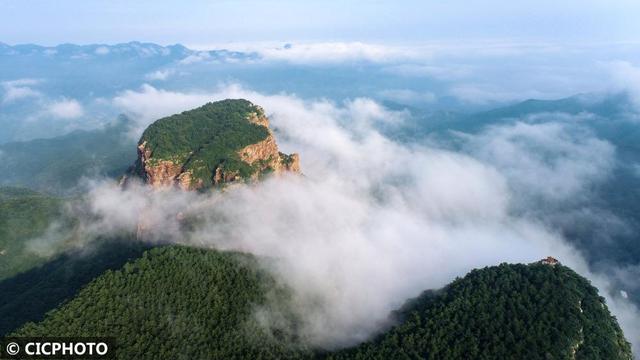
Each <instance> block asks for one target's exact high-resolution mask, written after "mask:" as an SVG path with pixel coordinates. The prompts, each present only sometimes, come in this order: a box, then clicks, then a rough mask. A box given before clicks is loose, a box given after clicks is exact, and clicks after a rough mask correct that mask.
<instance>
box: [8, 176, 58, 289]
mask: <svg viewBox="0 0 640 360" xmlns="http://www.w3.org/2000/svg"><path fill="white" fill-rule="evenodd" d="M61 204H62V203H61V200H60V199H58V198H55V197H52V196H48V195H44V194H40V193H37V192H35V191H31V190H27V189H22V188H12V187H0V280H3V279H5V278H8V277H10V276H12V275H14V274H16V273H19V272H21V271H24V270H27V269H29V268H31V267H32V266H34V265H36V264H38V263H40V262H42V261H44V256H39V255H38V254H36V253H35V252H33V251H29V249H28V241H29V240H31V239H33V238H36V237H38V236H41V235H42V234H43V233H44V232H45V231H46V229H47V228H48V227H49V225H50V223H51V221H52V220H53V219H56V218H59V216H60V214H61Z"/></svg>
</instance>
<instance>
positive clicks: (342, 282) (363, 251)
mask: <svg viewBox="0 0 640 360" xmlns="http://www.w3.org/2000/svg"><path fill="white" fill-rule="evenodd" d="M222 98H247V99H249V100H251V101H253V102H255V103H256V104H259V105H261V106H263V107H264V108H265V110H266V112H267V113H268V114H269V115H270V118H271V120H272V126H273V127H274V128H275V129H276V130H277V136H278V141H279V145H280V147H281V148H282V150H283V151H285V152H292V151H295V152H299V153H300V154H301V161H302V170H303V172H304V176H284V177H277V178H271V179H268V180H266V181H264V182H262V183H260V184H256V185H254V186H244V187H237V188H232V189H230V190H228V191H226V192H225V193H219V192H212V193H209V194H196V193H191V192H181V191H175V190H167V191H153V190H150V189H149V188H147V187H144V186H142V185H135V184H134V185H131V186H129V187H128V188H127V189H124V190H123V189H121V188H120V187H119V186H117V185H115V184H113V183H100V184H96V185H94V186H93V190H91V191H90V192H89V194H88V196H87V200H88V201H87V203H86V204H85V206H84V207H83V208H82V211H79V213H81V214H82V215H81V216H86V217H88V220H89V219H90V221H86V222H82V224H83V225H82V226H84V231H87V232H90V233H95V234H104V233H119V232H122V231H136V230H137V229H138V226H139V225H142V227H143V229H144V234H145V236H146V237H147V238H148V239H150V240H158V241H167V240H169V241H175V242H179V243H187V244H191V245H194V246H202V247H214V248H219V249H232V250H239V251H245V252H250V253H252V254H256V255H258V256H265V257H268V258H272V259H276V260H277V261H275V263H274V262H269V263H270V264H271V265H268V266H269V269H270V270H271V271H272V272H273V274H274V275H275V276H276V277H277V278H278V279H280V280H281V281H283V282H284V283H286V284H287V285H289V286H290V287H291V288H292V289H293V290H294V295H295V296H294V303H295V306H294V307H295V310H298V311H299V313H300V314H301V315H302V316H303V327H302V331H303V332H304V335H306V336H307V337H308V338H309V339H311V341H312V342H313V343H314V344H316V345H320V346H328V347H333V346H344V345H348V344H353V343H355V342H358V341H361V340H363V339H366V338H367V337H369V336H371V335H372V334H374V333H375V332H376V331H378V330H379V329H380V327H381V326H382V325H383V324H385V323H386V321H387V316H388V314H389V312H390V311H392V310H394V309H396V308H398V307H399V306H401V305H402V304H403V302H404V301H405V300H406V299H408V298H410V297H413V296H416V295H418V294H419V293H420V292H421V291H422V290H425V289H430V288H439V287H442V286H443V285H445V284H447V283H449V282H450V281H451V280H453V279H454V278H455V277H456V276H462V275H464V274H465V273H466V272H468V271H469V270H471V269H473V268H478V267H483V266H487V265H496V264H499V263H501V262H523V263H529V262H533V261H537V260H539V259H540V258H543V257H545V256H547V255H553V256H555V257H557V258H559V259H560V260H561V261H562V262H563V263H564V264H566V265H568V266H571V267H572V268H574V269H575V270H576V271H578V272H579V273H581V274H583V275H585V276H587V277H588V278H589V279H591V280H592V281H593V282H594V284H596V285H597V286H598V287H599V288H600V290H601V292H602V293H603V294H604V295H605V296H606V297H607V300H608V304H609V306H610V308H611V310H612V311H613V313H614V314H615V315H616V316H617V317H618V319H619V321H620V323H621V325H622V327H623V328H624V330H625V333H626V335H627V337H628V338H629V339H630V340H631V341H632V342H634V344H635V345H636V346H637V345H638V344H639V343H640V329H639V328H638V326H637V324H638V323H639V322H640V315H639V314H638V310H637V308H635V307H634V306H633V305H631V303H630V302H628V301H627V300H626V299H624V298H623V297H622V296H621V293H620V289H615V288H612V286H611V282H610V281H609V279H608V278H606V277H605V276H603V275H601V274H597V273H593V272H592V271H590V269H589V266H588V264H587V263H586V261H585V260H584V259H583V258H582V257H581V255H580V251H579V249H576V248H574V247H572V246H571V245H570V244H569V243H568V242H567V241H565V240H564V239H563V238H562V236H561V235H560V234H559V232H558V231H556V230H555V229H554V228H552V227H548V226H546V225H545V222H544V221H541V220H540V219H539V218H536V216H535V213H536V212H535V211H514V207H515V206H514V202H517V201H518V200H517V199H518V194H517V193H516V192H517V191H519V190H521V189H524V188H530V190H529V191H531V192H533V193H535V194H537V196H542V197H544V198H549V199H552V200H554V201H561V200H563V199H564V196H566V197H569V196H577V195H578V194H580V193H581V192H582V191H583V190H584V189H585V187H588V184H589V182H590V181H593V179H597V178H598V177H599V176H605V175H606V173H607V171H608V167H607V163H608V161H609V159H610V157H611V156H612V151H613V150H612V148H611V146H610V145H608V143H606V142H603V141H600V140H598V139H595V138H593V137H592V136H589V137H587V138H586V139H580V137H579V136H578V134H576V135H575V137H574V136H571V135H570V134H567V132H566V131H565V130H566V129H564V128H563V126H562V125H559V124H547V125H544V126H540V127H535V126H532V125H526V124H515V125H512V126H508V127H504V128H493V129H489V130H488V131H487V132H486V133H484V134H480V135H478V136H477V137H471V138H468V139H467V140H468V144H469V146H470V147H473V148H474V149H479V152H477V154H476V156H470V155H468V154H465V153H464V152H454V151H450V150H445V149H442V148H438V147H434V146H417V145H407V144H402V143H398V142H395V141H392V140H390V139H389V138H387V137H385V136H384V135H383V134H381V133H380V132H379V131H377V130H376V127H375V126H374V125H375V124H376V123H378V122H380V121H385V119H387V118H392V119H393V118H396V119H400V120H399V121H401V119H402V118H403V116H405V115H403V113H402V112H393V111H390V110H387V109H385V108H384V107H382V106H380V105H379V104H377V103H375V102H373V101H371V100H368V99H358V100H354V101H347V102H344V103H342V104H336V103H333V102H329V101H322V100H318V101H305V100H302V99H299V98H297V97H294V96H289V95H285V94H280V95H264V94H260V93H257V92H253V91H250V90H246V89H243V88H241V87H238V86H228V87H224V88H220V89H219V90H218V91H216V92H212V93H177V92H169V91H165V90H160V89H156V88H153V87H151V86H149V85H145V86H144V87H143V88H142V89H141V90H140V91H127V92H125V93H122V94H120V95H119V96H118V97H117V98H116V99H114V103H115V104H116V105H118V106H120V107H121V108H122V109H123V110H126V111H127V112H129V113H130V114H134V115H135V116H137V117H138V118H139V119H140V124H141V125H142V124H145V123H148V122H149V121H151V119H155V118H158V117H160V116H164V115H168V114H170V113H175V112H178V111H182V110H185V109H189V108H192V107H195V106H198V105H201V104H203V103H205V102H207V101H213V100H218V99H222ZM534 144H535V146H534ZM501 151H506V152H505V153H502V152H501ZM594 156H595V158H594ZM514 161H521V162H518V163H514ZM603 174H605V175H603ZM528 176H535V177H536V179H535V180H536V181H537V182H538V183H535V182H532V181H533V180H527V177H528ZM546 182H548V183H547V186H548V188H549V189H551V190H548V189H546V188H545V187H544V185H543V184H545V183H546ZM518 206H519V207H520V208H521V207H522V206H523V203H518ZM531 206H536V205H535V203H534V204H532V205H531ZM139 214H142V215H140V216H139ZM185 217H195V218H197V219H199V220H200V221H199V222H198V224H200V225H198V226H196V227H195V228H193V229H191V230H190V231H188V232H184V230H183V229H182V227H181V220H180V219H183V218H185ZM274 264H275V265H274ZM265 266H267V265H265Z"/></svg>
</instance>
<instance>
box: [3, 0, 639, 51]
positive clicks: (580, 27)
mask: <svg viewBox="0 0 640 360" xmlns="http://www.w3.org/2000/svg"><path fill="white" fill-rule="evenodd" d="M638 14H640V1H637V0H566V1H557V0H555V1H550V0H537V1H529V0H525V1H505V0H502V1H499V0H486V1H473V0H447V1H443V0H442V1H441V0H437V1H436V0H410V1H373V0H372V1H366V0H356V1H349V2H347V1H335V0H324V1H314V2H312V1H293V0H263V1H251V0H234V1H229V0H224V1H204V0H187V1H172V2H169V1H148V0H143V1H122V0H113V1H98V0H66V1H65V0H60V1H46V0H31V1H20V0H12V1H8V0H0V41H2V42H6V43H9V44H16V43H38V44H44V45H55V44H58V43H64V42H72V43H116V42H127V41H131V40H140V41H151V42H156V43H160V44H170V43H183V44H199V45H202V44H210V43H215V44H219V43H225V42H256V41H368V42H372V41H375V42H394V43H398V42H424V41H433V40H454V39H465V40H467V39H517V40H531V41H541V42H622V41H638V40H640V21H638V18H639V15H638Z"/></svg>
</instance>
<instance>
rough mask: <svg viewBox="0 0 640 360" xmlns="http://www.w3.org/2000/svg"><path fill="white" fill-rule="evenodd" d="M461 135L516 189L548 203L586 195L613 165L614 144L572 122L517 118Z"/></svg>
mask: <svg viewBox="0 0 640 360" xmlns="http://www.w3.org/2000/svg"><path fill="white" fill-rule="evenodd" d="M461 136H462V137H463V138H464V139H465V140H466V142H467V143H466V145H465V146H466V149H467V151H468V153H469V154H471V155H472V156H474V157H476V158H478V159H480V160H482V161H484V162H487V163H490V164H492V165H493V166H495V167H496V168H498V169H499V170H500V171H501V173H503V174H505V175H506V176H507V178H508V179H509V181H511V182H512V186H513V187H514V188H515V189H517V190H518V191H517V192H518V193H520V194H528V195H531V196H535V197H536V198H541V199H543V200H545V201H569V200H572V199H576V198H581V197H583V196H588V193H589V189H590V188H591V186H592V185H593V184H597V183H600V182H602V181H603V180H605V179H606V178H607V177H608V176H609V175H610V174H611V171H612V169H613V166H614V163H615V148H614V147H613V145H611V144H610V143H608V142H606V141H603V140H599V139H598V138H596V137H595V136H594V135H593V134H592V133H590V132H589V131H588V130H586V129H583V128H581V127H579V126H576V125H575V123H571V122H566V123H560V122H545V123H539V124H529V123H525V122H516V123H515V124H509V125H502V126H492V127H490V128H488V129H486V130H485V131H483V132H481V133H479V134H477V135H467V134H465V135H461ZM528 200H531V199H528Z"/></svg>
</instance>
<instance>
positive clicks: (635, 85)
mask: <svg viewBox="0 0 640 360" xmlns="http://www.w3.org/2000/svg"><path fill="white" fill-rule="evenodd" d="M605 67H606V68H607V69H608V70H609V72H610V74H611V77H612V78H613V81H614V83H613V86H614V89H615V90H624V91H627V92H628V93H629V95H630V96H631V99H632V100H633V101H634V103H635V104H636V106H638V107H640V66H635V65H634V64H632V63H630V62H628V61H613V62H610V63H607V64H605Z"/></svg>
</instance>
